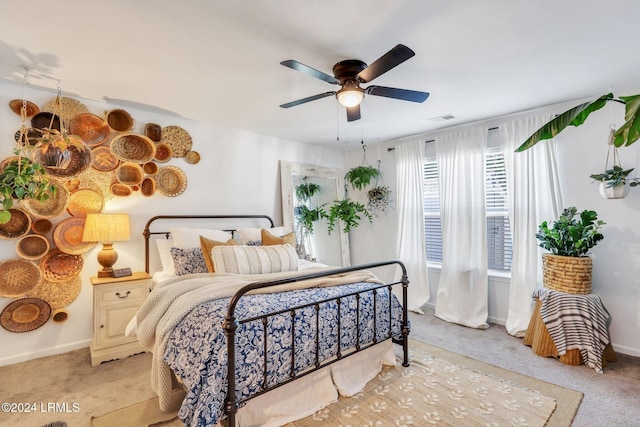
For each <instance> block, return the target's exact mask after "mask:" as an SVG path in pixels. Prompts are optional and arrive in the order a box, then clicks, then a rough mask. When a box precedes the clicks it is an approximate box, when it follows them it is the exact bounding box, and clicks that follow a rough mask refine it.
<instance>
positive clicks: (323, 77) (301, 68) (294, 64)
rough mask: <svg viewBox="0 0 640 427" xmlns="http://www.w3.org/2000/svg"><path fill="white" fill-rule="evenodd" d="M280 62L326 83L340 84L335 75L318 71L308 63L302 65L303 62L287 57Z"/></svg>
mask: <svg viewBox="0 0 640 427" xmlns="http://www.w3.org/2000/svg"><path fill="white" fill-rule="evenodd" d="M280 64H281V65H284V66H285V67H289V68H291V69H293V70H296V71H301V72H303V73H305V74H308V75H310V76H311V77H315V78H316V79H320V80H324V81H325V82H327V83H331V84H334V85H339V84H340V81H339V80H338V79H336V78H335V77H333V76H330V75H329V74H327V73H323V72H322V71H318V70H316V69H315V68H311V67H309V66H308V65H304V64H303V63H301V62H298V61H295V60H293V59H287V60H286V61H282V62H281V63H280Z"/></svg>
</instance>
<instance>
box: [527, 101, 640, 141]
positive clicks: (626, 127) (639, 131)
mask: <svg viewBox="0 0 640 427" xmlns="http://www.w3.org/2000/svg"><path fill="white" fill-rule="evenodd" d="M609 101H614V102H620V103H622V104H624V105H625V116H624V120H625V123H624V124H623V125H622V126H620V127H619V128H618V129H617V130H616V131H615V133H614V145H615V146H616V147H621V146H623V145H625V146H628V145H631V144H633V143H634V142H635V141H637V140H638V139H639V138H640V94H638V95H632V96H621V97H620V98H619V99H617V98H614V97H613V94H612V93H608V94H606V95H602V96H601V97H599V98H598V99H596V100H595V101H592V102H585V103H584V104H580V105H578V106H575V107H573V108H571V109H569V110H567V111H565V112H564V113H562V114H560V115H559V116H556V117H555V118H553V119H552V120H551V121H549V122H548V123H546V124H545V125H543V126H542V127H541V128H540V129H538V130H537V131H535V132H534V133H533V134H532V135H531V136H530V137H529V138H528V139H527V140H526V141H525V142H523V143H522V145H520V147H518V148H517V149H516V151H524V150H526V149H528V148H531V147H533V146H534V145H535V144H537V143H538V142H539V141H541V140H544V139H551V138H553V137H555V136H556V135H557V134H559V133H560V132H561V131H562V130H564V129H565V128H566V127H567V126H576V127H577V126H580V125H581V124H583V123H584V122H585V120H586V119H587V117H589V115H590V114H591V113H593V112H594V111H597V110H599V109H601V108H602V107H604V106H605V105H606V104H607V102H609Z"/></svg>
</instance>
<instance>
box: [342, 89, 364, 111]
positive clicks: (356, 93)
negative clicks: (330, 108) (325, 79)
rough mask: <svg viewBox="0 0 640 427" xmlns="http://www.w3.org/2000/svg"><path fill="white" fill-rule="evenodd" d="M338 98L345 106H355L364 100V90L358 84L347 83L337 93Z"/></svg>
mask: <svg viewBox="0 0 640 427" xmlns="http://www.w3.org/2000/svg"><path fill="white" fill-rule="evenodd" d="M336 98H338V102H339V103H340V104H342V105H343V106H345V107H355V106H356V105H360V103H361V102H362V99H363V98H364V91H363V90H362V89H361V88H359V87H358V86H357V85H356V84H346V85H345V86H344V87H343V88H342V89H340V90H339V91H338V92H337V93H336Z"/></svg>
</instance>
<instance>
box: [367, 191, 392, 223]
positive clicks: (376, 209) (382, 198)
mask: <svg viewBox="0 0 640 427" xmlns="http://www.w3.org/2000/svg"><path fill="white" fill-rule="evenodd" d="M367 196H368V197H369V203H367V209H368V210H369V212H371V214H372V215H373V216H378V215H380V214H383V213H387V211H388V210H389V206H391V190H390V189H389V186H388V185H377V186H375V187H373V188H372V189H371V190H369V191H368V192H367Z"/></svg>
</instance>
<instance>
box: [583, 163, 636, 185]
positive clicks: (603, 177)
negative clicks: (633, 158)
mask: <svg viewBox="0 0 640 427" xmlns="http://www.w3.org/2000/svg"><path fill="white" fill-rule="evenodd" d="M633 169H635V168H631V169H622V167H621V166H618V165H614V166H613V168H611V169H607V170H606V171H604V173H597V174H595V173H594V174H591V175H589V176H590V177H591V178H593V179H595V180H596V181H604V182H606V183H607V187H615V186H617V185H620V184H623V185H624V184H626V182H627V179H628V178H627V176H628V175H629V174H630V173H631V172H633ZM628 180H629V181H631V182H630V185H631V187H635V186H636V185H640V183H639V182H638V178H633V179H628Z"/></svg>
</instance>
